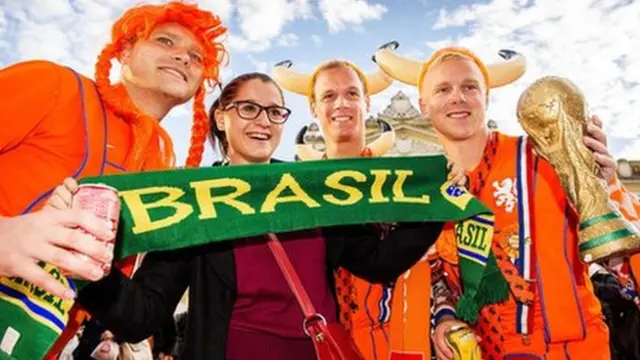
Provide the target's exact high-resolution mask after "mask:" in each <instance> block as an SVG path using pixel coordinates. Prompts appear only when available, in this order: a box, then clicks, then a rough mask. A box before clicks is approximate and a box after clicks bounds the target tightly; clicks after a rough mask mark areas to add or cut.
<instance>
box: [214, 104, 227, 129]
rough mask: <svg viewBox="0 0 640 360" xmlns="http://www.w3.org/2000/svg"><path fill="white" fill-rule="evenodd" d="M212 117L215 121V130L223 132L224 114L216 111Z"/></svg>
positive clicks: (218, 110)
mask: <svg viewBox="0 0 640 360" xmlns="http://www.w3.org/2000/svg"><path fill="white" fill-rule="evenodd" d="M214 117H215V119H216V128H217V129H218V130H220V131H224V122H225V119H226V118H227V117H226V114H225V112H224V111H222V110H220V109H216V110H215V112H214Z"/></svg>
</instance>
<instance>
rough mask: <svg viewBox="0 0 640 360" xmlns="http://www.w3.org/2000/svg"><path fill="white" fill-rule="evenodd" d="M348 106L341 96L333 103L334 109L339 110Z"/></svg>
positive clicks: (347, 102)
mask: <svg viewBox="0 0 640 360" xmlns="http://www.w3.org/2000/svg"><path fill="white" fill-rule="evenodd" d="M348 104H349V101H348V100H347V99H346V98H345V97H344V96H342V95H338V97H337V98H336V101H335V102H334V103H333V107H334V108H335V109H340V108H343V107H346V106H347V105H348Z"/></svg>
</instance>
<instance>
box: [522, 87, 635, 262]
mask: <svg viewBox="0 0 640 360" xmlns="http://www.w3.org/2000/svg"><path fill="white" fill-rule="evenodd" d="M517 114H518V120H519V121H520V124H521V125H522V127H523V128H524V130H525V131H526V133H527V134H528V135H529V138H530V139H531V141H532V144H533V147H534V148H535V151H536V153H537V154H538V155H540V156H542V157H543V158H545V159H546V160H547V161H549V163H550V164H551V166H553V168H554V169H555V171H556V173H557V174H558V177H559V178H560V182H561V183H562V187H563V188H564V191H565V193H566V195H567V197H568V199H569V200H570V201H571V203H572V204H573V205H574V207H575V208H576V210H577V211H578V214H579V216H580V232H579V252H580V257H581V258H582V259H583V260H584V261H585V262H587V263H591V262H596V261H601V260H606V259H608V258H612V257H616V256H620V255H626V254H630V253H633V252H637V251H638V250H640V234H639V233H638V231H637V230H636V229H635V228H634V227H633V225H632V224H630V223H629V222H628V221H627V220H625V219H624V217H623V216H622V215H621V214H620V212H619V211H618V210H617V209H616V208H615V207H614V205H613V204H611V203H610V201H609V195H608V193H607V190H606V188H605V186H603V180H602V179H601V178H599V177H598V173H599V171H600V168H599V166H598V164H597V163H596V160H595V158H594V156H593V153H592V152H591V150H589V149H588V148H587V147H586V146H585V145H584V143H583V142H582V139H583V135H584V134H585V133H586V127H587V124H588V123H589V122H590V117H589V115H588V111H587V103H586V100H585V98H584V95H583V94H582V91H580V89H578V87H577V86H575V84H573V83H572V82H571V81H569V80H567V79H564V78H560V77H554V76H547V77H543V78H541V79H539V80H538V81H536V82H535V83H533V85H531V86H529V87H528V88H527V89H526V90H525V91H524V93H523V94H522V95H521V97H520V100H519V101H518V108H517Z"/></svg>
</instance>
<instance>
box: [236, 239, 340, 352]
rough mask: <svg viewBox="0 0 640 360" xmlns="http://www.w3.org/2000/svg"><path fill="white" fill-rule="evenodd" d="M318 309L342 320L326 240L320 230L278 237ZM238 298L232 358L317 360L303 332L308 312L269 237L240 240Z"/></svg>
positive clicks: (237, 244)
mask: <svg viewBox="0 0 640 360" xmlns="http://www.w3.org/2000/svg"><path fill="white" fill-rule="evenodd" d="M278 239H279V240H280V242H281V243H282V246H283V247H284V249H285V251H286V253H287V255H288V256H289V259H291V263H292V264H293V267H294V268H295V270H296V272H297V273H298V276H299V277H300V280H301V281H302V285H303V286H304V288H305V290H306V291H307V293H308V294H309V298H310V299H311V302H312V303H313V306H314V307H315V308H316V311H317V312H318V313H320V314H322V315H323V316H325V317H326V319H327V321H328V322H335V321H336V303H335V300H334V297H333V294H332V292H331V290H330V289H329V282H328V279H327V274H328V270H327V259H326V246H325V240H324V238H323V237H322V233H321V231H320V230H306V231H298V232H291V233H281V234H278ZM234 254H235V260H236V277H237V286H238V297H237V300H236V302H235V304H234V308H233V313H232V315H231V324H230V327H229V339H228V343H227V357H228V358H229V359H230V360H254V359H262V360H272V359H273V360H275V359H280V360H286V359H291V360H293V359H296V360H306V359H315V352H314V350H313V344H312V343H311V340H310V339H309V338H308V337H307V336H306V335H305V334H304V332H303V330H302V320H303V316H302V310H301V309H300V305H298V303H297V301H296V299H295V297H294V296H293V293H292V292H291V289H289V286H288V285H287V282H286V280H285V279H284V276H283V275H282V272H281V271H280V268H279V267H278V264H277V263H276V260H275V258H274V257H273V254H272V253H271V250H269V247H268V246H267V244H266V238H265V237H253V238H248V239H243V240H238V241H237V243H236V245H235V248H234Z"/></svg>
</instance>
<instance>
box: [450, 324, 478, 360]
mask: <svg viewBox="0 0 640 360" xmlns="http://www.w3.org/2000/svg"><path fill="white" fill-rule="evenodd" d="M445 337H446V339H447V343H448V345H449V348H450V349H451V352H452V353H453V359H454V360H482V351H481V350H480V345H479V344H478V341H477V340H476V334H475V333H474V332H473V330H472V329H471V328H470V327H469V326H466V325H464V326H454V327H452V328H451V329H449V331H447V333H446V334H445Z"/></svg>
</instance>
